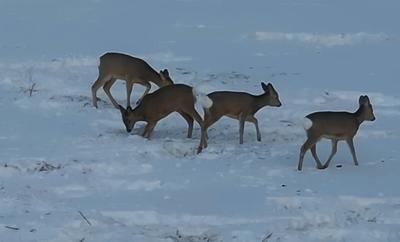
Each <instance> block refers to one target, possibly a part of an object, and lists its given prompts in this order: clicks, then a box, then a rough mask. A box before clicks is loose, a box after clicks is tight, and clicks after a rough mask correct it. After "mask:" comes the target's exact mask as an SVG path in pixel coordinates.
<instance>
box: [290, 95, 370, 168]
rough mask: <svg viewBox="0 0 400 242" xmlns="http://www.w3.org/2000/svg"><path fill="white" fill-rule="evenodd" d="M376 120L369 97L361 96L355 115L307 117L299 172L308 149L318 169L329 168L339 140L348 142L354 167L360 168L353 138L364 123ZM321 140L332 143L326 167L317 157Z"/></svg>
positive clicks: (341, 114)
mask: <svg viewBox="0 0 400 242" xmlns="http://www.w3.org/2000/svg"><path fill="white" fill-rule="evenodd" d="M374 120H375V116H374V112H373V110H372V105H371V103H370V101H369V98H368V96H360V98H359V108H358V109H357V111H355V112H354V113H349V112H316V113H312V114H309V115H307V116H306V117H305V118H304V129H305V130H306V133H307V140H306V141H305V143H304V144H303V146H302V147H301V149H300V158H299V164H298V167H297V169H298V170H299V171H300V170H301V169H302V167H303V159H304V155H305V153H306V152H307V150H308V149H311V153H312V156H313V157H314V159H315V162H316V163H317V168H318V169H325V168H327V167H328V166H329V163H330V162H331V160H332V158H333V156H334V155H335V154H336V151H337V143H338V141H339V140H345V141H346V142H347V144H348V146H349V148H350V151H351V154H352V156H353V161H354V165H356V166H358V161H357V157H356V152H355V150H354V142H353V138H354V136H355V135H356V133H357V131H358V128H359V127H360V124H361V123H362V122H364V121H374ZM321 138H327V139H330V140H331V141H332V150H331V154H330V156H329V158H328V160H327V161H326V163H325V165H322V163H321V161H320V160H319V158H318V155H317V147H316V143H317V142H318V141H319V140H320V139H321Z"/></svg>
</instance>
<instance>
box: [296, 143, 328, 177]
mask: <svg viewBox="0 0 400 242" xmlns="http://www.w3.org/2000/svg"><path fill="white" fill-rule="evenodd" d="M317 141H318V139H317V138H314V137H308V138H307V140H306V142H304V144H303V145H302V146H301V148H300V157H299V164H298V166H297V170H299V171H301V169H302V167H303V161H304V155H305V154H306V152H307V150H309V149H310V148H311V147H312V146H314V145H315V144H316V143H317ZM321 166H322V164H321Z"/></svg>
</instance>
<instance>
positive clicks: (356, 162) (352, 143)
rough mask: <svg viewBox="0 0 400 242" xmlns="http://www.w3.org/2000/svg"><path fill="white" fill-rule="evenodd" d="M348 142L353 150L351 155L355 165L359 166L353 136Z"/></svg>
mask: <svg viewBox="0 0 400 242" xmlns="http://www.w3.org/2000/svg"><path fill="white" fill-rule="evenodd" d="M346 142H347V144H348V145H349V148H350V151H351V155H352V156H353V161H354V165H355V166H358V160H357V156H356V151H355V149H354V142H353V138H350V139H347V140H346Z"/></svg>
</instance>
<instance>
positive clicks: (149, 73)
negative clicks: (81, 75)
mask: <svg viewBox="0 0 400 242" xmlns="http://www.w3.org/2000/svg"><path fill="white" fill-rule="evenodd" d="M117 79H121V80H125V81H126V97H127V107H129V106H130V99H131V93H132V90H133V84H134V83H138V84H141V85H143V86H145V87H146V90H145V91H144V93H143V95H142V96H141V97H140V98H139V100H141V99H142V98H143V97H144V96H145V95H146V94H147V93H148V92H149V91H150V88H151V84H150V82H153V83H155V84H156V85H157V86H159V87H163V86H167V85H171V84H173V81H172V80H171V78H170V77H169V73H168V70H166V69H165V70H163V71H160V72H159V73H157V72H156V71H155V70H154V69H153V68H152V67H151V66H150V65H149V64H147V63H146V62H145V61H144V60H142V59H139V58H136V57H133V56H130V55H126V54H122V53H106V54H104V55H102V56H101V57H100V64H99V76H98V78H97V80H96V81H95V82H94V84H93V85H92V101H93V106H94V107H96V108H97V100H98V98H97V96H96V93H97V90H98V89H99V88H100V87H103V89H104V92H105V93H106V94H107V96H108V98H109V99H110V100H111V102H112V104H113V105H114V107H115V108H119V104H118V103H117V101H115V99H114V98H113V96H112V95H111V92H110V89H111V86H112V85H113V84H114V83H115V81H116V80H117Z"/></svg>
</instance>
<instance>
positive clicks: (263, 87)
mask: <svg viewBox="0 0 400 242" xmlns="http://www.w3.org/2000/svg"><path fill="white" fill-rule="evenodd" d="M268 85H269V83H268ZM268 85H265V83H264V82H261V87H262V89H263V90H264V91H265V92H267V91H268Z"/></svg>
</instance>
